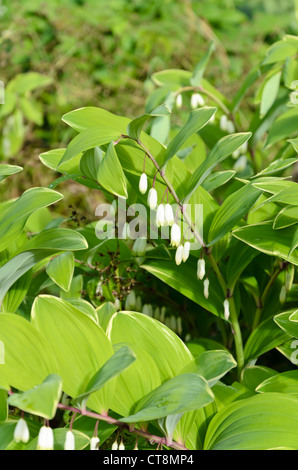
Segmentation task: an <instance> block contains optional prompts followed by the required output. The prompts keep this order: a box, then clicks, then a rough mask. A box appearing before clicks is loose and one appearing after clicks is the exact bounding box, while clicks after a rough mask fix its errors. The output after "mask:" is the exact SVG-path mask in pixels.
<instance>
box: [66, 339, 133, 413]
mask: <svg viewBox="0 0 298 470" xmlns="http://www.w3.org/2000/svg"><path fill="white" fill-rule="evenodd" d="M135 360H136V357H135V355H134V353H133V352H132V351H131V350H130V349H129V348H128V347H127V346H123V347H121V348H120V349H118V351H116V352H115V354H113V356H112V357H110V359H109V360H108V361H107V362H106V363H105V364H104V365H103V366H102V368H101V369H100V370H99V371H98V372H96V374H95V375H94V376H93V377H92V379H91V380H90V382H89V383H88V385H87V387H86V390H85V392H84V393H82V394H81V395H79V396H78V397H76V398H75V399H74V402H75V403H76V404H78V406H79V408H80V409H85V408H86V404H87V401H88V398H89V397H90V395H91V393H94V392H97V391H98V390H99V389H101V388H102V387H103V386H104V385H105V384H106V383H107V382H108V381H109V380H111V379H112V378H114V377H116V376H117V375H119V374H120V373H121V372H123V370H124V369H126V368H127V367H129V366H130V365H131V364H132V363H133V362H134V361H135Z"/></svg>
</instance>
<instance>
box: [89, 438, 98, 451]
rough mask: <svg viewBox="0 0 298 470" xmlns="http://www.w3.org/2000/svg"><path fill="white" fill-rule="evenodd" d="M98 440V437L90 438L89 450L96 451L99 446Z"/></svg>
mask: <svg viewBox="0 0 298 470" xmlns="http://www.w3.org/2000/svg"><path fill="white" fill-rule="evenodd" d="M99 442H100V441H99V438H98V437H91V439H90V450H98V445H99Z"/></svg>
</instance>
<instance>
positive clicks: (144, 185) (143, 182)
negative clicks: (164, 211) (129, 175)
mask: <svg viewBox="0 0 298 470" xmlns="http://www.w3.org/2000/svg"><path fill="white" fill-rule="evenodd" d="M147 188H148V179H147V175H146V173H142V174H141V177H140V181H139V190H140V193H142V194H145V193H146V192H147Z"/></svg>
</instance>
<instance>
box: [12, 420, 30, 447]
mask: <svg viewBox="0 0 298 470" xmlns="http://www.w3.org/2000/svg"><path fill="white" fill-rule="evenodd" d="M13 438H14V440H15V441H16V442H24V443H26V442H28V441H29V438H30V432H29V428H28V425H27V423H26V421H25V420H24V419H23V418H20V419H19V421H18V422H17V424H16V427H15V429H14V434H13Z"/></svg>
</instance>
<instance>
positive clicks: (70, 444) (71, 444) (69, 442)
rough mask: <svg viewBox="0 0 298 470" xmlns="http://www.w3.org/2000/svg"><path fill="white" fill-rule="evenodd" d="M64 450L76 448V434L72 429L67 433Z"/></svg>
mask: <svg viewBox="0 0 298 470" xmlns="http://www.w3.org/2000/svg"><path fill="white" fill-rule="evenodd" d="M64 450H76V446H75V435H74V433H73V432H72V431H67V433H66V435H65V443H64Z"/></svg>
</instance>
